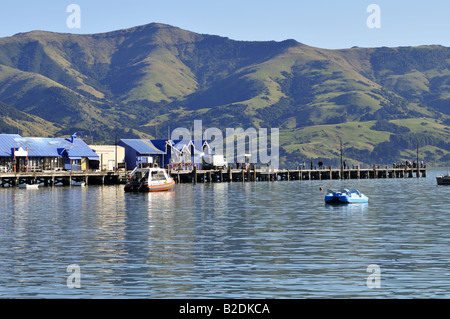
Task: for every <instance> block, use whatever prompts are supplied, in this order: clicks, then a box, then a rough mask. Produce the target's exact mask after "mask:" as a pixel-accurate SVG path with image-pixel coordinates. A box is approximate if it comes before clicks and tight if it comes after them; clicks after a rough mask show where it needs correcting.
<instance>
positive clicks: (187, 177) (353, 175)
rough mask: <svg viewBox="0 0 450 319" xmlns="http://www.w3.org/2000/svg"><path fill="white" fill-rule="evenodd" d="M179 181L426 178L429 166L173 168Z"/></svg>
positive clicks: (172, 174)
mask: <svg viewBox="0 0 450 319" xmlns="http://www.w3.org/2000/svg"><path fill="white" fill-rule="evenodd" d="M169 173H170V175H171V176H172V178H173V179H174V180H175V182H177V183H212V182H256V181H292V180H300V181H302V180H340V179H377V178H412V177H417V178H419V177H426V168H367V169H312V170H310V169H295V170H288V169H280V170H270V169H264V168H263V169H247V170H246V169H231V168H228V169H227V170H223V169H220V170H197V169H196V167H194V168H193V170H175V171H174V170H172V171H170V172H169Z"/></svg>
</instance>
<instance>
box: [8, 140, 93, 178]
mask: <svg viewBox="0 0 450 319" xmlns="http://www.w3.org/2000/svg"><path fill="white" fill-rule="evenodd" d="M98 163H99V156H98V155H97V154H96V153H95V152H94V151H93V150H92V149H91V148H90V147H89V146H88V145H87V144H86V143H85V142H84V141H83V140H82V139H80V138H77V137H76V135H75V134H74V135H73V136H71V137H70V138H40V137H22V136H20V135H18V134H0V172H41V171H46V170H73V171H79V170H93V169H98Z"/></svg>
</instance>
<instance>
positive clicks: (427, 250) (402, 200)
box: [0, 169, 450, 299]
mask: <svg viewBox="0 0 450 319" xmlns="http://www.w3.org/2000/svg"><path fill="white" fill-rule="evenodd" d="M445 172H446V170H443V169H441V170H429V171H428V177H427V178H420V179H417V178H410V179H389V180H385V179H381V180H359V181H358V180H350V181H288V182H256V183H218V184H198V185H191V184H184V185H183V184H182V185H176V187H175V190H174V191H171V192H166V193H150V194H129V193H126V194H125V193H124V192H123V185H120V186H88V187H83V188H82V187H53V188H51V187H41V188H40V189H38V190H24V189H13V188H10V189H0V200H1V205H2V209H1V210H0V243H1V245H0V297H3V298H296V299H297V298H449V297H450V210H449V201H450V200H449V192H450V187H445V186H437V184H436V179H435V176H436V175H437V174H438V173H439V174H442V173H445ZM320 187H323V189H324V191H320V190H319V188H320ZM344 187H345V188H358V189H359V190H360V191H361V192H363V193H364V194H366V195H367V196H368V197H369V198H370V201H369V204H355V205H346V206H329V205H325V204H324V201H323V198H324V195H325V190H326V189H327V188H331V189H338V188H344ZM373 264H374V265H378V266H379V267H380V271H381V277H380V284H381V286H380V287H379V288H369V287H368V286H367V278H368V277H369V275H370V274H371V273H370V272H368V271H367V267H368V266H369V265H373ZM69 265H78V266H79V267H80V268H79V269H80V274H81V281H80V285H81V287H80V288H69V287H68V285H67V278H68V276H69V275H70V274H71V272H67V267H68V266H69Z"/></svg>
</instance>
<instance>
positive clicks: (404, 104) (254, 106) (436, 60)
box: [0, 24, 450, 167]
mask: <svg viewBox="0 0 450 319" xmlns="http://www.w3.org/2000/svg"><path fill="white" fill-rule="evenodd" d="M449 63H450V48H446V47H441V46H423V47H400V48H386V47H382V48H351V49H346V50H325V49H320V48H314V47H310V46H307V45H304V44H301V43H299V42H297V41H295V40H286V41H282V42H275V41H266V42H256V41H254V42H252V41H234V40H230V39H228V38H224V37H219V36H214V35H204V34H197V33H193V32H189V31H185V30H182V29H179V28H176V27H173V26H169V25H163V24H148V25H144V26H139V27H135V28H130V29H126V30H118V31H114V32H109V33H102V34H91V35H74V34H60V33H52V32H43V31H33V32H29V33H22V34H17V35H15V36H12V37H7V38H0V101H1V102H3V103H4V104H2V105H7V106H8V107H7V109H8V111H5V112H4V114H2V115H1V120H2V121H3V122H4V123H5V124H2V126H1V128H2V131H3V132H9V131H11V130H14V128H16V129H17V126H18V125H17V124H18V123H19V122H20V121H22V122H21V123H25V122H26V121H28V122H27V123H32V121H39V123H40V125H31V124H30V125H25V124H23V127H24V128H25V127H26V128H27V130H26V132H27V133H29V134H30V135H49V136H52V135H67V134H70V133H73V132H75V131H76V132H78V133H79V135H81V136H82V137H83V136H84V137H85V138H87V139H88V140H89V141H91V139H92V140H94V142H112V141H113V140H114V137H115V134H114V132H115V131H117V133H118V136H119V137H121V138H126V137H138V136H140V137H155V135H158V137H160V138H163V137H166V136H167V133H166V132H167V131H168V129H169V128H171V129H174V128H176V127H186V128H190V127H192V125H193V121H194V120H197V119H201V120H203V125H204V127H205V128H206V127H218V128H220V129H225V128H227V127H231V128H236V127H243V128H248V127H256V128H258V127H268V128H270V127H278V128H280V132H281V146H282V149H281V156H282V158H281V160H282V165H283V166H290V167H292V166H293V165H297V164H298V163H302V162H303V161H307V160H308V161H309V160H310V159H311V158H313V159H318V158H321V159H324V160H325V162H326V163H330V164H332V165H337V157H338V153H337V152H338V150H337V147H336V145H338V144H339V142H338V140H339V138H341V139H342V140H343V142H344V146H345V150H344V151H345V156H346V158H347V159H348V161H349V162H351V163H355V164H356V163H367V164H371V163H377V164H391V163H392V162H399V161H401V160H403V161H404V160H405V159H410V158H411V157H412V156H413V155H414V154H415V144H414V143H412V141H414V140H415V141H419V144H420V147H421V157H422V158H424V159H425V160H426V161H427V162H432V163H436V164H439V163H447V162H448V161H449V160H450V147H449V143H450V132H449V131H450V129H449V124H450V69H449ZM5 108H6V106H5ZM12 110H15V111H17V112H19V113H13V111H12ZM23 116H29V119H27V120H25V119H19V118H20V117H23ZM30 119H31V120H30ZM3 122H2V123H3ZM0 124H1V123H0ZM387 150H389V151H387Z"/></svg>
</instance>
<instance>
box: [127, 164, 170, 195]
mask: <svg viewBox="0 0 450 319" xmlns="http://www.w3.org/2000/svg"><path fill="white" fill-rule="evenodd" d="M174 186H175V181H174V180H173V178H171V177H170V176H169V174H168V173H167V171H166V170H165V169H163V168H159V167H147V168H135V169H134V170H133V172H131V176H130V180H129V181H128V183H127V184H126V185H125V192H161V191H168V190H170V189H172V188H173V187H174Z"/></svg>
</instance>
